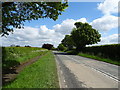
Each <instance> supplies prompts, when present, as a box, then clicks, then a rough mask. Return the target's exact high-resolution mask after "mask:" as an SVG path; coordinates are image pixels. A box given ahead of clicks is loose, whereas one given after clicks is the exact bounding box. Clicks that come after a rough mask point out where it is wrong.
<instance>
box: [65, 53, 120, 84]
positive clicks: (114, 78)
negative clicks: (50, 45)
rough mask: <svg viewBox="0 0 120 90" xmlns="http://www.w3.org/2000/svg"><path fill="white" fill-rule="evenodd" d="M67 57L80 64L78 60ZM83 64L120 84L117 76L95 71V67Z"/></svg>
mask: <svg viewBox="0 0 120 90" xmlns="http://www.w3.org/2000/svg"><path fill="white" fill-rule="evenodd" d="M65 56H66V57H68V58H70V59H72V60H74V61H76V62H78V63H80V62H79V61H78V60H76V59H74V58H71V57H69V56H67V55H65ZM82 63H83V62H82ZM83 64H84V65H85V66H88V67H89V68H91V69H93V70H94V71H97V72H99V73H101V74H103V75H105V76H107V77H109V78H111V79H113V80H115V81H117V82H120V81H119V78H117V77H116V76H113V75H111V74H110V73H107V72H104V71H102V70H98V69H95V68H93V67H91V66H89V65H86V64H85V63H83Z"/></svg>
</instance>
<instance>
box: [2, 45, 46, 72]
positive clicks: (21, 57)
mask: <svg viewBox="0 0 120 90" xmlns="http://www.w3.org/2000/svg"><path fill="white" fill-rule="evenodd" d="M38 50H39V51H38ZM41 50H46V49H42V48H35V47H3V48H2V66H3V70H4V69H8V68H10V67H13V66H17V65H19V64H20V63H23V62H26V61H28V60H30V59H31V58H34V57H36V56H40V55H44V54H45V53H46V52H47V51H41Z"/></svg>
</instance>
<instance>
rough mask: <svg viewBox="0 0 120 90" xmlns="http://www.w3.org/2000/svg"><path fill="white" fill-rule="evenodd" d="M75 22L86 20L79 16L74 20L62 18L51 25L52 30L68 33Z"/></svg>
mask: <svg viewBox="0 0 120 90" xmlns="http://www.w3.org/2000/svg"><path fill="white" fill-rule="evenodd" d="M75 22H83V23H85V22H87V20H86V18H81V19H78V20H74V19H66V20H64V21H63V22H62V23H61V24H56V25H54V26H53V28H54V30H55V31H56V32H60V33H62V34H64V35H66V34H70V32H71V31H72V29H73V27H75V26H74V23H75Z"/></svg>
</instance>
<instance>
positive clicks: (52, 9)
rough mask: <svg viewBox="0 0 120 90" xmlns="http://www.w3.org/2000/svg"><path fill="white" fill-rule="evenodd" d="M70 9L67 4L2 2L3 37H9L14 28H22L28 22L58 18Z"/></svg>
mask: <svg viewBox="0 0 120 90" xmlns="http://www.w3.org/2000/svg"><path fill="white" fill-rule="evenodd" d="M67 7H68V3H67V2H64V3H63V2H2V32H1V34H2V36H4V35H9V32H13V28H22V27H23V25H24V24H23V22H25V21H26V20H28V21H31V20H38V19H39V18H50V19H53V20H57V19H58V16H59V15H61V13H62V12H63V11H64V9H65V8H67Z"/></svg>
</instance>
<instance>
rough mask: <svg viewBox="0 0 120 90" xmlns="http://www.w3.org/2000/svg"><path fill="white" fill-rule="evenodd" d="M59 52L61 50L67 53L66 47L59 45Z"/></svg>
mask: <svg viewBox="0 0 120 90" xmlns="http://www.w3.org/2000/svg"><path fill="white" fill-rule="evenodd" d="M57 48H58V50H61V51H65V50H66V47H65V46H64V45H63V44H62V43H61V44H59V45H58V47H57Z"/></svg>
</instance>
